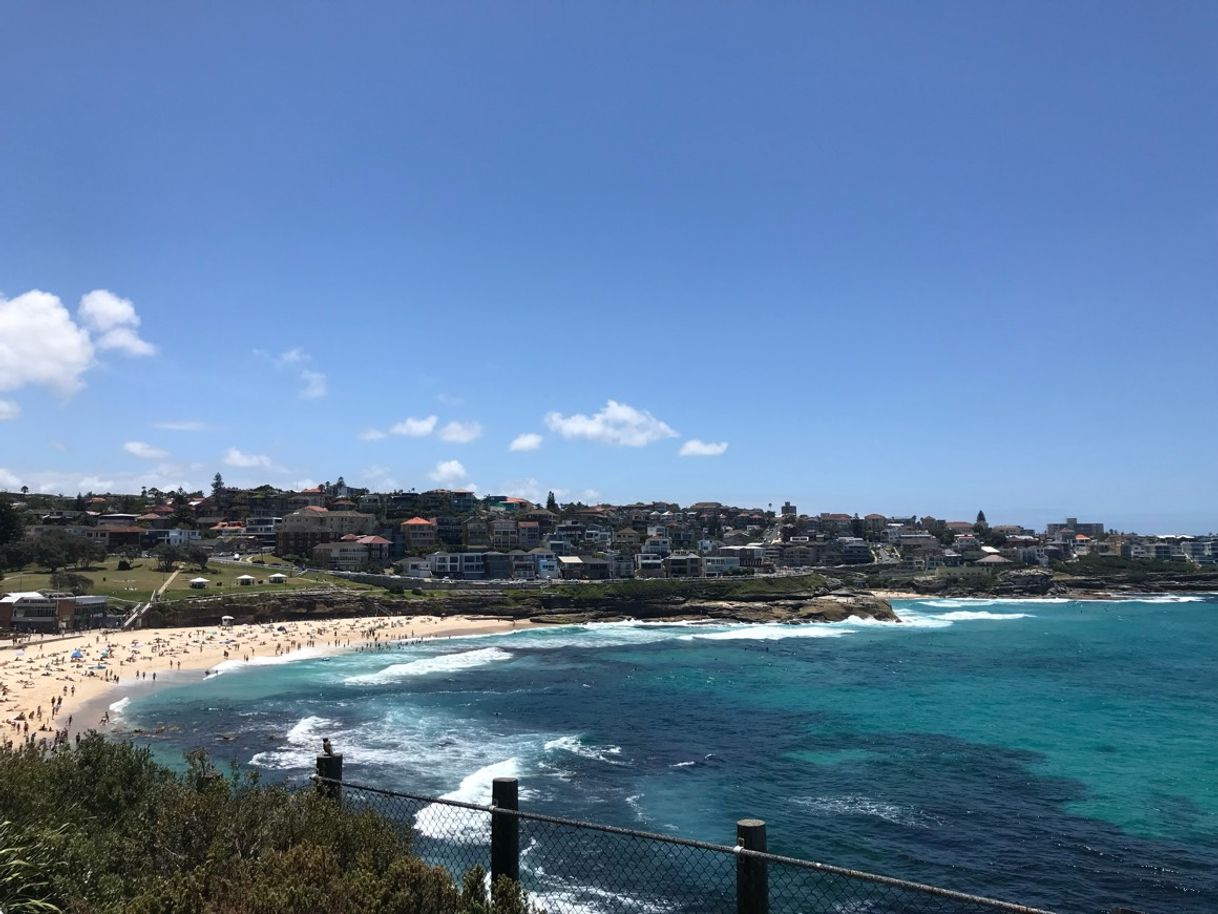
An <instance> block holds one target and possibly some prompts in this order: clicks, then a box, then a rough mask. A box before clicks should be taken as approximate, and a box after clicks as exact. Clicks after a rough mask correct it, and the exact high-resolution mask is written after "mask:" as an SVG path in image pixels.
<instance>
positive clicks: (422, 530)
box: [399, 517, 440, 552]
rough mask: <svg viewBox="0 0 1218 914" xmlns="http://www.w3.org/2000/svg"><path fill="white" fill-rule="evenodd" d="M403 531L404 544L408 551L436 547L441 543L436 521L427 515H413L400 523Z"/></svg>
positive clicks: (419, 550)
mask: <svg viewBox="0 0 1218 914" xmlns="http://www.w3.org/2000/svg"><path fill="white" fill-rule="evenodd" d="M399 526H400V528H401V531H402V546H403V548H405V550H406V551H407V552H421V551H424V550H427V549H435V548H436V546H437V545H438V544H439V540H440V538H439V535H438V533H437V529H436V522H435V521H434V520H428V519H427V518H425V517H412V518H410V520H404V521H402V523H401V524H400V525H399Z"/></svg>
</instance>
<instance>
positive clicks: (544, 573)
mask: <svg viewBox="0 0 1218 914" xmlns="http://www.w3.org/2000/svg"><path fill="white" fill-rule="evenodd" d="M529 555H531V556H532V557H533V561H534V562H535V563H536V565H537V577H539V578H541V579H542V580H544V581H552V580H553V579H554V578H556V577H558V556H556V555H555V554H554V553H553V552H551V551H550V550H549V549H543V548H542V547H540V546H539V547H538V548H536V549H530V550H529Z"/></svg>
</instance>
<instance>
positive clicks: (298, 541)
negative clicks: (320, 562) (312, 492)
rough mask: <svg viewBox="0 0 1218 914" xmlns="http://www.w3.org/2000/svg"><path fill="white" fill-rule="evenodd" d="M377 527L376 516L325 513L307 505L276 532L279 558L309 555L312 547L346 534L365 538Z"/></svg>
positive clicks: (322, 509)
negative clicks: (281, 556)
mask: <svg viewBox="0 0 1218 914" xmlns="http://www.w3.org/2000/svg"><path fill="white" fill-rule="evenodd" d="M375 527H376V517H375V516H374V515H372V514H363V513H361V512H359V511H327V510H326V509H325V508H322V507H318V506H317V505H309V506H307V507H304V508H301V509H300V510H299V511H293V512H292V513H291V514H289V515H287V516H286V517H285V518H283V520H282V522H281V523H280V524H279V526H278V529H277V530H276V532H275V549H276V551H277V552H278V553H279V554H280V555H312V554H313V547H314V546H319V545H321V544H322V543H329V542H333V541H334V540H337V539H341V538H342V537H343V536H344V535H345V534H347V533H355V534H359V535H364V534H368V533H371V532H372V531H373V530H374V529H375Z"/></svg>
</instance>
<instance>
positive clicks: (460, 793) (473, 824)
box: [414, 758, 520, 844]
mask: <svg viewBox="0 0 1218 914" xmlns="http://www.w3.org/2000/svg"><path fill="white" fill-rule="evenodd" d="M519 775H520V762H519V760H518V759H516V758H509V759H504V760H503V761H500V762H495V763H493V764H490V765H487V766H486V767H485V768H479V769H478V770H477V771H475V772H474V773H473V774H470V775H467V776H466V777H465V778H463V779H462V780H461V784H460V786H459V787H457V789H456V790H453V791H450V792H449V793H445V794H441V795H440V799H442V800H459V801H461V802H463V803H489V802H490V801H491V783H492V782H493V781H494V780H495V778H514V777H519ZM414 827H415V828H416V829H417V830H418V831H419V832H420V833H421V834H424V835H426V836H427V837H429V838H443V839H445V840H447V841H456V842H458V843H461V844H484V843H486V842H488V841H490V839H491V818H490V816H488V815H487V814H486V813H482V812H477V811H476V810H472V809H461V808H460V807H455V806H445V805H444V804H443V803H432V804H431V805H430V806H424V807H423V808H422V809H420V810H419V812H418V814H417V815H416V816H415V820H414Z"/></svg>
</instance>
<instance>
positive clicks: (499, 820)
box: [491, 778, 520, 882]
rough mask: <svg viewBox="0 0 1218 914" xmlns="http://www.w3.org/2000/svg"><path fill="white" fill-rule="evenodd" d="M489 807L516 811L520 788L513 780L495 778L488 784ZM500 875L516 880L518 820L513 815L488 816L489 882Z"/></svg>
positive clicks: (518, 845)
mask: <svg viewBox="0 0 1218 914" xmlns="http://www.w3.org/2000/svg"><path fill="white" fill-rule="evenodd" d="M491 806H493V807H495V808H496V809H510V810H512V811H513V812H515V811H516V810H518V809H520V789H519V784H518V783H517V781H516V779H515V778H495V780H494V781H493V782H492V783H491ZM500 876H507V877H508V878H509V879H514V880H519V879H520V820H519V819H518V818H517V817H516V816H512V815H504V814H503V813H498V812H492V813H491V880H492V882H493V881H494V880H495V879H498V878H499V877H500Z"/></svg>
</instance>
